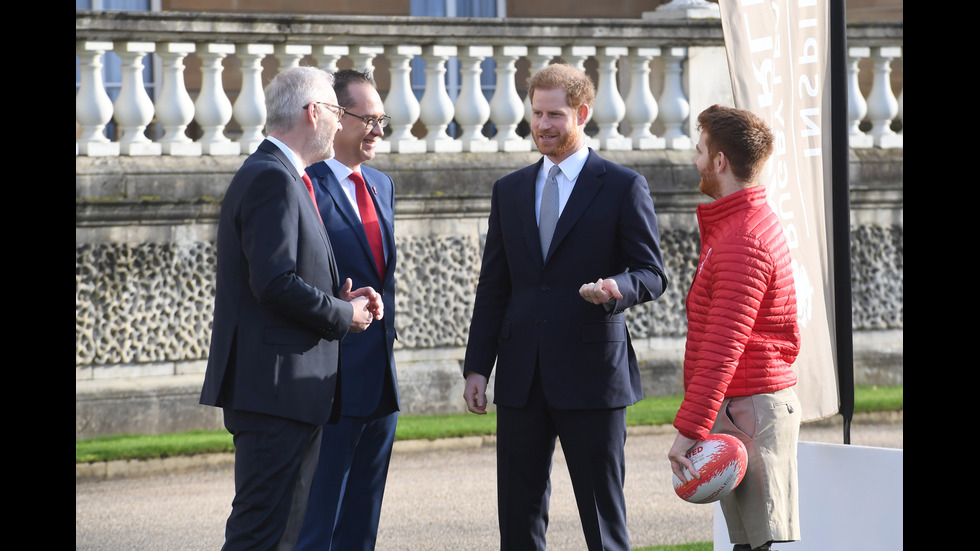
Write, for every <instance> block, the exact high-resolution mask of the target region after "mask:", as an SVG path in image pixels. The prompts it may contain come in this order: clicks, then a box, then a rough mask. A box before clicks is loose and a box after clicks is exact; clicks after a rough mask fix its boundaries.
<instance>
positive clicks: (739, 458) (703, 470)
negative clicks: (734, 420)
mask: <svg viewBox="0 0 980 551" xmlns="http://www.w3.org/2000/svg"><path fill="white" fill-rule="evenodd" d="M687 457H688V458H689V459H690V460H691V462H692V463H694V468H695V469H696V470H697V471H698V473H699V474H700V475H701V478H694V477H691V480H688V481H683V480H681V479H679V478H677V475H676V474H675V475H674V492H676V493H677V495H678V496H679V497H680V498H681V499H683V500H684V501H687V502H689V503H713V502H715V501H718V500H719V499H721V498H723V497H725V496H727V495H728V494H730V493H732V490H734V489H735V487H736V486H738V485H739V483H741V482H742V478H743V477H744V476H745V468H746V466H747V465H748V453H747V452H746V450H745V444H743V443H742V441H741V440H739V439H738V438H735V437H734V436H731V435H728V434H711V435H708V436H707V437H706V438H705V439H704V440H699V441H698V443H697V444H695V445H694V447H693V448H691V451H689V452H687ZM685 474H687V475H688V476H690V473H685Z"/></svg>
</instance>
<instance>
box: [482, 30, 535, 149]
mask: <svg viewBox="0 0 980 551" xmlns="http://www.w3.org/2000/svg"><path fill="white" fill-rule="evenodd" d="M523 55H527V46H494V48H493V59H494V61H495V62H496V64H497V66H496V68H495V69H494V74H495V75H496V77H497V83H496V86H495V87H494V91H493V99H491V100H490V120H492V121H493V124H494V125H496V127H497V135H496V136H494V140H495V141H496V142H497V149H498V150H500V151H530V150H531V144H530V143H529V142H527V141H525V140H523V139H521V137H520V136H518V135H517V124H518V123H519V122H521V119H522V118H524V102H522V101H521V96H520V95H519V94H518V93H517V86H516V83H515V82H514V75H515V74H517V67H516V63H517V59H518V58H520V57H521V56H523Z"/></svg>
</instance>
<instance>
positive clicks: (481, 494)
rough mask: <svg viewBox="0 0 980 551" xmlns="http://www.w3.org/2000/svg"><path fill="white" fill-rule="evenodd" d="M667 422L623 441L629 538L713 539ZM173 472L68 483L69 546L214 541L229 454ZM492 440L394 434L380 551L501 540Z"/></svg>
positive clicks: (557, 506) (864, 439)
mask: <svg viewBox="0 0 980 551" xmlns="http://www.w3.org/2000/svg"><path fill="white" fill-rule="evenodd" d="M902 427H903V420H902V417H901V415H898V416H890V417H886V418H884V419H882V418H880V417H858V418H857V419H856V420H855V422H854V425H853V426H852V428H851V444H853V445H861V446H876V447H887V448H903V429H902ZM801 440H804V441H813V442H830V443H841V442H842V430H841V428H840V426H839V425H834V424H822V425H821V426H814V425H811V424H808V425H805V426H804V428H803V431H802V433H801ZM672 441H673V433H672V432H671V431H670V430H669V427H644V428H641V429H637V430H635V431H632V432H631V433H630V436H629V438H628V439H627V444H626V452H627V482H626V497H627V514H628V517H629V520H628V522H629V528H630V538H631V541H632V542H633V545H634V546H637V547H639V546H647V545H657V544H670V543H681V542H690V541H710V540H711V539H712V507H711V506H708V505H691V504H688V503H685V502H683V501H681V500H680V499H678V498H677V497H676V496H675V495H674V493H673V490H672V488H671V484H670V469H669V468H668V466H667V460H666V454H667V449H668V448H669V446H670V444H671V442H672ZM161 469H162V470H170V471H173V472H169V473H162V474H152V473H147V472H143V473H141V474H140V475H139V476H135V475H130V476H121V477H119V478H108V479H106V478H94V477H92V478H90V477H88V476H87V475H85V474H84V473H83V474H79V472H80V471H79V470H78V469H76V480H75V549H76V550H77V551H82V550H135V549H138V550H141V551H154V550H161V551H164V550H165V551H177V550H198V549H205V550H210V549H214V550H216V549H219V548H220V547H221V543H222V533H223V530H224V521H225V519H226V518H227V516H228V512H229V510H230V504H231V499H232V496H233V493H234V490H233V486H232V472H231V461H229V460H228V456H227V454H226V456H225V457H218V458H212V464H211V465H210V466H204V467H202V466H201V464H200V462H191V463H190V464H183V463H176V462H169V463H167V464H166V465H165V466H164V467H162V468H161ZM552 484H553V489H552V496H551V522H550V525H549V529H548V544H549V549H551V550H555V551H562V550H571V551H576V550H580V549H584V540H583V538H582V535H581V528H580V525H579V523H578V518H577V512H576V509H575V503H574V498H573V497H572V492H571V485H570V483H569V481H568V471H567V470H566V468H565V464H564V458H563V457H562V455H561V453H560V450H559V452H558V453H556V457H555V466H554V470H553V472H552ZM494 485H495V474H494V450H493V442H492V440H489V441H485V442H481V440H480V439H460V440H458V441H452V442H440V443H436V444H433V443H429V444H426V445H417V444H414V443H409V442H404V443H402V442H400V443H398V447H397V449H396V453H395V454H394V456H393V457H392V462H391V470H390V473H389V476H388V489H387V493H386V495H385V503H384V509H383V511H382V519H381V533H380V534H379V541H378V546H377V551H428V550H433V551H454V550H460V551H485V550H493V549H496V548H498V546H499V544H498V537H497V528H496V493H495V489H494Z"/></svg>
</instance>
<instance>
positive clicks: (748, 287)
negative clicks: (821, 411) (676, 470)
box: [674, 186, 800, 439]
mask: <svg viewBox="0 0 980 551" xmlns="http://www.w3.org/2000/svg"><path fill="white" fill-rule="evenodd" d="M698 224H699V227H700V231H701V256H700V258H699V259H698V269H697V272H696V273H695V275H694V281H693V282H692V283H691V289H690V291H688V294H687V350H686V352H685V355H684V402H683V403H682V404H681V408H680V410H679V411H678V412H677V417H676V418H675V419H674V427H675V428H677V430H678V431H679V432H680V433H681V434H683V435H684V436H686V437H688V438H695V439H697V438H703V437H705V436H707V434H708V432H709V431H710V430H711V427H712V425H714V422H715V417H716V416H717V415H718V409H719V407H720V406H721V401H722V400H723V399H724V398H725V397H732V396H749V395H752V394H761V393H766V392H775V391H777V390H781V389H784V388H787V387H790V386H793V385H794V384H796V373H794V372H793V371H792V369H791V367H792V365H793V362H794V361H796V357H797V356H798V355H799V352H800V330H799V326H798V325H797V321H796V289H795V286H794V285H793V270H792V266H791V264H790V263H791V259H790V255H789V247H788V246H787V244H786V239H785V237H784V236H783V229H782V227H781V226H780V225H779V220H778V219H777V218H776V214H775V213H774V212H773V211H772V209H771V208H770V207H769V205H768V204H767V203H766V189H765V188H764V187H763V186H755V187H751V188H748V189H745V190H742V191H739V192H737V193H733V194H731V195H728V196H726V197H722V198H721V199H719V200H717V201H714V202H712V203H708V204H702V205H699V206H698Z"/></svg>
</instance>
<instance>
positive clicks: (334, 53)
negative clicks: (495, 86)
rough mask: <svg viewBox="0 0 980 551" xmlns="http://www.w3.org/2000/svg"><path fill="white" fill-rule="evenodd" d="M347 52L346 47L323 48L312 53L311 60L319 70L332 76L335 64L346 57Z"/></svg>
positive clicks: (335, 68)
mask: <svg viewBox="0 0 980 551" xmlns="http://www.w3.org/2000/svg"><path fill="white" fill-rule="evenodd" d="M348 51H349V49H348V48H347V46H323V47H321V48H319V49H318V50H316V51H314V52H313V59H315V60H316V63H317V65H319V66H320V68H321V69H323V70H324V71H326V72H328V73H331V74H332V73H336V72H337V62H338V61H340V58H342V57H344V56H345V55H347V53H348Z"/></svg>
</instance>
